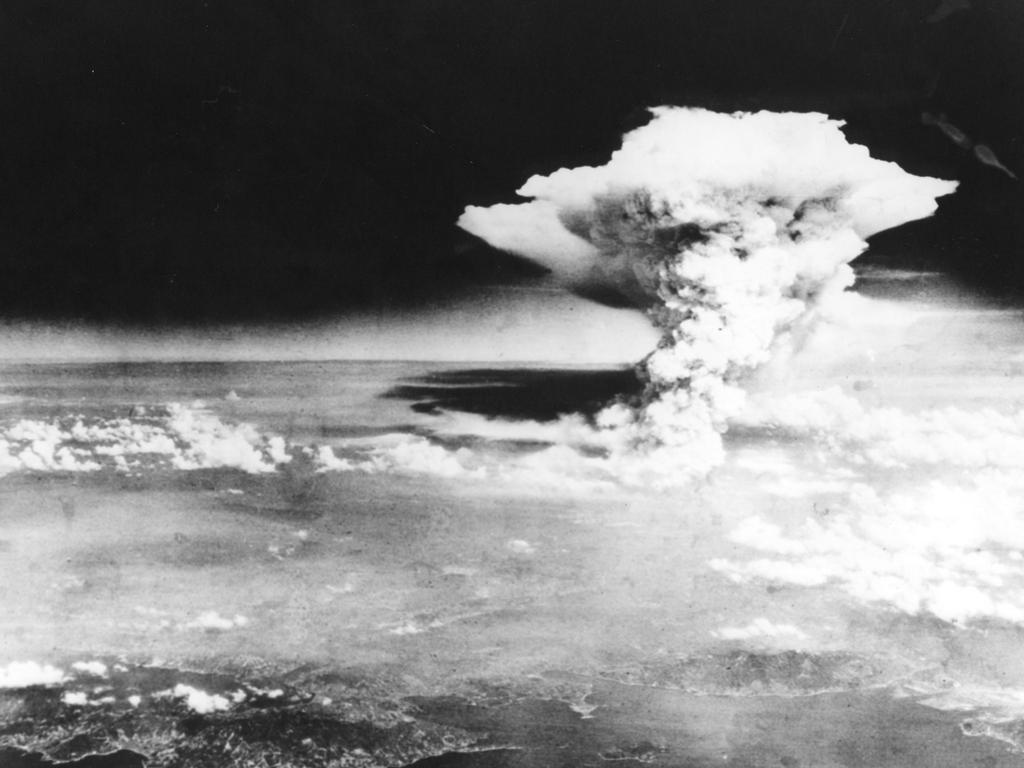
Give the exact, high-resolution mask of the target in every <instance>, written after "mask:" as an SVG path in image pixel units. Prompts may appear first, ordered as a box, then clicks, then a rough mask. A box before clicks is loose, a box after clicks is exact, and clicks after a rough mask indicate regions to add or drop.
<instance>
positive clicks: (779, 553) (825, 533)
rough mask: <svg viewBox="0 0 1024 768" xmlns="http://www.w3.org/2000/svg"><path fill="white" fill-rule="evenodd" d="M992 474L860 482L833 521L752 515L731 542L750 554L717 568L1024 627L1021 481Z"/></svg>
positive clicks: (953, 618)
mask: <svg viewBox="0 0 1024 768" xmlns="http://www.w3.org/2000/svg"><path fill="white" fill-rule="evenodd" d="M1017 475H1018V473H1016V472H1007V471H999V470H994V469H992V470H986V471H985V472H982V473H979V474H978V475H976V476H975V477H974V478H972V479H971V480H969V481H965V482H958V481H953V480H933V481H931V482H929V483H926V484H924V485H921V486H915V485H911V486H910V487H906V488H902V489H898V490H895V491H893V492H891V493H889V494H886V495H880V494H879V493H877V492H876V491H874V490H873V489H871V488H869V487H867V486H865V485H857V486H855V487H854V489H853V491H852V492H851V493H850V494H849V496H848V497H847V499H846V500H845V501H844V502H842V503H839V504H837V505H836V506H835V507H833V508H832V509H831V510H830V514H829V515H828V516H827V517H824V518H822V517H818V516H815V517H807V518H805V519H804V520H803V521H802V522H800V523H798V524H797V525H795V526H789V527H786V528H784V527H783V526H782V524H781V523H778V522H774V521H769V520H766V519H764V518H763V517H759V516H754V517H751V518H748V519H747V520H745V521H744V522H742V523H741V524H740V525H739V526H738V527H736V528H735V529H734V530H733V531H732V532H731V534H730V538H731V540H732V541H733V542H735V543H736V544H740V545H742V546H744V547H746V548H748V549H749V550H752V551H753V553H754V555H753V556H752V557H751V558H749V559H746V560H742V559H737V558H735V557H733V558H720V559H715V560H713V561H711V567H712V568H714V569H715V570H717V571H719V572H721V573H723V574H725V575H727V576H729V577H730V578H732V579H733V580H735V581H740V582H745V581H751V580H764V581H769V582H776V583H784V584H793V585H799V586H804V587H815V586H821V585H824V584H834V585H836V586H838V587H839V588H840V589H841V590H842V591H844V592H845V593H846V594H848V595H849V596H851V597H853V598H855V599H857V600H858V601H861V602H863V603H867V604H884V605H887V606H890V607H892V608H895V609H897V610H900V611H903V612H906V613H910V614H922V613H929V614H932V615H934V616H937V617H938V618H940V619H943V620H945V621H949V622H967V621H971V620H979V619H997V620H1003V621H1008V622H1013V623H1021V622H1024V502H1022V501H1021V500H1022V499H1024V493H1022V492H1024V481H1022V480H1021V478H1019V477H1018V476H1017Z"/></svg>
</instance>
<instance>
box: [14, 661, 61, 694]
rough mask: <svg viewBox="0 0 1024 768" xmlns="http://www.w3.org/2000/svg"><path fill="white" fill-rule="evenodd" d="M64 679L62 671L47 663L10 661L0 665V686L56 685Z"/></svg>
mask: <svg viewBox="0 0 1024 768" xmlns="http://www.w3.org/2000/svg"><path fill="white" fill-rule="evenodd" d="M64 680H65V677H64V672H63V671H62V670H60V669H58V668H57V667H54V666H51V665H49V664H39V663H37V662H34V661H12V662H10V663H9V664H8V665H7V666H5V667H0V688H27V687H28V686H30V685H57V684H58V683H62V682H64Z"/></svg>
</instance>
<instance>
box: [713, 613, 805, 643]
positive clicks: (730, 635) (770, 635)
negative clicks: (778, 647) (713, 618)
mask: <svg viewBox="0 0 1024 768" xmlns="http://www.w3.org/2000/svg"><path fill="white" fill-rule="evenodd" d="M711 634H712V635H713V636H715V637H717V638H719V639H721V640H761V639H768V640H806V639H807V635H806V634H804V633H803V632H802V631H801V630H799V629H798V628H796V627H795V626H793V625H792V624H775V623H774V622H772V621H770V620H768V619H766V618H763V617H761V618H757V619H754V620H753V621H751V622H750V623H749V624H747V625H746V626H743V627H721V628H719V629H716V630H714V631H712V633H711Z"/></svg>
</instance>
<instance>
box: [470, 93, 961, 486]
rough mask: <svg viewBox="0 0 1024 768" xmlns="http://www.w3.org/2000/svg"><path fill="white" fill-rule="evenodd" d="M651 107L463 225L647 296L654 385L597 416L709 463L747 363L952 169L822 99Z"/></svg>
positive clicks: (648, 367) (565, 276)
mask: <svg viewBox="0 0 1024 768" xmlns="http://www.w3.org/2000/svg"><path fill="white" fill-rule="evenodd" d="M652 112H653V115H654V117H653V120H652V121H651V122H650V123H649V124H648V125H646V126H644V127H642V128H639V129H637V130H635V131H632V132H631V133H629V134H627V135H626V136H625V137H624V139H623V145H622V148H621V149H620V150H618V151H617V152H615V153H614V154H613V155H612V157H611V160H610V161H609V162H608V163H607V164H606V165H604V166H600V167H596V168H594V167H583V168H574V169H561V170H559V171H556V172H555V173H553V174H551V175H550V176H534V177H532V178H531V179H529V180H528V181H527V182H526V184H525V185H524V186H523V187H522V188H521V189H520V190H519V194H521V195H523V196H525V197H530V198H533V199H532V201H531V202H527V203H523V204H521V205H514V206H509V205H498V206H492V207H490V208H477V207H470V208H467V209H466V211H465V213H464V214H463V215H462V217H461V218H460V219H459V225H460V226H462V227H463V228H464V229H466V230H467V231H469V232H471V233H473V234H475V235H478V236H479V237H481V238H483V239H485V240H487V241H488V242H489V243H490V244H491V245H493V246H495V247H497V248H501V249H504V250H509V251H512V252H515V253H518V254H521V255H523V256H526V257H528V258H531V259H534V260H535V261H537V262H539V263H541V264H543V265H544V266H547V267H549V268H550V269H552V270H553V271H554V272H555V274H556V275H557V276H559V277H561V278H562V280H563V281H564V282H565V283H566V284H567V285H569V286H571V287H574V288H576V289H577V290H580V291H582V292H584V293H586V292H593V291H594V289H595V288H601V289H603V290H607V289H608V288H611V289H613V290H615V291H617V292H619V293H620V294H623V295H626V296H630V297H632V298H633V299H634V300H635V301H636V302H637V304H638V305H640V306H643V307H645V308H647V311H648V315H649V317H650V319H651V320H652V322H653V323H654V324H655V326H656V327H657V328H658V330H659V331H660V332H661V341H660V342H659V344H658V347H657V349H655V351H654V352H652V353H651V354H650V355H649V356H648V357H647V359H646V360H645V362H644V366H643V376H644V378H645V380H646V383H647V387H646V391H645V392H644V394H643V396H642V397H641V398H640V400H639V401H638V402H635V403H629V404H617V405H614V406H611V407H609V408H608V409H606V410H605V411H604V412H603V413H602V414H600V415H599V416H598V418H597V424H598V426H599V428H601V429H603V430H605V431H609V432H612V433H614V435H615V436H616V443H617V445H618V446H619V450H618V453H619V454H621V455H622V456H628V455H630V454H634V453H641V454H644V455H646V457H647V459H649V460H653V461H655V463H658V464H667V465H674V466H675V467H677V471H678V472H680V473H684V474H685V473H687V472H689V473H692V474H700V473H702V472H704V471H706V470H707V468H708V467H709V466H713V465H714V464H715V463H716V462H718V461H720V460H721V458H722V448H721V439H720V432H721V431H723V430H724V429H725V428H726V424H727V422H728V420H729V418H731V417H732V416H734V415H735V414H736V413H738V412H739V410H740V408H741V407H742V403H743V390H742V388H741V386H740V385H741V383H742V381H743V379H744V378H745V377H746V376H747V375H749V374H750V373H751V372H752V371H753V370H755V369H756V368H758V367H759V366H761V365H762V364H764V363H765V362H767V361H768V360H769V359H770V358H771V357H772V355H773V354H774V353H775V352H776V351H777V349H778V348H779V347H780V346H784V345H786V344H787V343H788V342H789V340H790V339H792V338H794V337H796V336H798V335H799V334H801V333H802V332H804V331H805V330H806V329H807V327H808V326H809V324H810V323H811V321H812V319H813V316H814V310H815V309H816V308H817V307H818V305H819V304H820V303H821V302H822V301H823V300H825V299H826V298H828V297H829V296H831V295H834V294H837V293H841V292H842V291H843V290H844V289H845V288H846V287H847V286H849V285H850V284H851V283H852V279H853V277H852V271H851V270H850V268H849V266H848V263H849V262H850V261H852V260H853V259H854V258H856V257H857V255H858V254H860V253H861V252H862V251H863V250H864V248H865V247H866V243H865V242H864V240H863V238H864V237H867V236H869V235H871V234H873V233H875V232H878V231H880V230H883V229H886V228H889V227H893V226H896V225H898V224H902V223H904V222H907V221H911V220H913V219H917V218H921V217H924V216H928V215H930V214H931V213H932V212H934V210H935V207H936V202H935V199H936V198H937V197H939V196H941V195H945V194H949V193H950V192H952V191H953V190H954V189H955V187H956V185H955V183H954V182H949V181H942V180H939V179H932V178H920V177H915V176H912V175H910V174H908V173H906V172H904V171H903V170H902V169H900V168H899V167H898V166H896V165H895V164H893V163H887V162H882V161H879V160H876V159H873V158H872V157H871V156H870V155H869V154H868V151H867V149H866V148H864V147H861V146H857V145H852V144H849V143H848V142H847V141H846V139H845V137H844V136H843V134H842V132H841V130H840V127H841V125H842V123H840V122H838V121H834V120H829V119H828V118H827V117H826V116H824V115H821V114H814V113H811V114H796V113H785V114H778V113H771V112H759V113H756V114H747V113H736V114H731V115H727V114H717V113H713V112H708V111H705V110H697V109H681V108H670V107H662V108H659V109H655V110H652ZM638 449H639V450H638ZM613 454H614V451H613ZM613 458H614V456H613ZM620 458H621V457H620ZM620 463H623V464H626V463H627V462H620Z"/></svg>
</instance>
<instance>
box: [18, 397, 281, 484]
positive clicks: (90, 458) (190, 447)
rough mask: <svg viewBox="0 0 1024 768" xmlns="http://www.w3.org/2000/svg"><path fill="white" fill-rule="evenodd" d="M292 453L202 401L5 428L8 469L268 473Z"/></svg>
mask: <svg viewBox="0 0 1024 768" xmlns="http://www.w3.org/2000/svg"><path fill="white" fill-rule="evenodd" d="M291 458H292V457H291V455H290V453H289V448H288V445H287V443H286V441H285V440H284V439H283V438H281V437H279V436H264V435H261V434H260V433H259V432H258V430H256V428H255V427H253V426H252V425H248V424H231V423H227V422H224V421H222V420H221V419H220V418H219V417H218V416H217V415H216V414H214V413H213V412H212V411H209V410H206V409H205V408H203V407H202V406H201V405H196V406H191V407H190V406H184V405H179V404H170V405H167V406H165V407H162V408H151V409H149V410H142V409H139V412H138V413H136V414H134V415H133V416H131V417H129V418H113V419H107V418H100V417H84V416H70V417H65V418H60V419H54V420H51V421H40V420H32V419H21V420H19V421H17V422H15V423H13V424H11V425H9V426H7V427H6V428H4V429H0V473H9V472H15V471H31V472H95V471H98V470H102V469H107V468H112V469H115V470H117V471H122V472H125V471H132V470H141V469H152V468H173V469H181V470H193V469H214V468H222V467H229V468H236V469H241V470H244V471H246V472H252V473H262V472H273V471H274V470H275V469H276V467H277V466H279V465H281V464H285V463H287V462H289V461H291Z"/></svg>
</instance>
